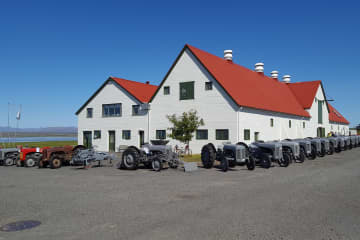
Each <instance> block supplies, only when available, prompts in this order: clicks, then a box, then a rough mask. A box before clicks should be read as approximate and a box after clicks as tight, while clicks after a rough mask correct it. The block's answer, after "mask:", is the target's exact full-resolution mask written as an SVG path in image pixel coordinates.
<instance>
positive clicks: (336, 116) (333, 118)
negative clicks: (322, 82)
mask: <svg viewBox="0 0 360 240" xmlns="http://www.w3.org/2000/svg"><path fill="white" fill-rule="evenodd" d="M328 106H329V111H330V113H329V121H330V122H337V123H345V124H350V122H349V121H348V120H346V118H344V117H343V115H341V114H340V113H339V112H338V111H337V110H336V109H335V108H334V107H333V106H331V104H330V103H328Z"/></svg>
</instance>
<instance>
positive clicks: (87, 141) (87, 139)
mask: <svg viewBox="0 0 360 240" xmlns="http://www.w3.org/2000/svg"><path fill="white" fill-rule="evenodd" d="M83 144H84V146H85V147H86V148H91V147H92V133H91V132H90V131H84V132H83Z"/></svg>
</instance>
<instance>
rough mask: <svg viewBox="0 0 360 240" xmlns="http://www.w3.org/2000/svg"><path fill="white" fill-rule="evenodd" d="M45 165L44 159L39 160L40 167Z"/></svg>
mask: <svg viewBox="0 0 360 240" xmlns="http://www.w3.org/2000/svg"><path fill="white" fill-rule="evenodd" d="M44 167H45V163H44V161H43V160H40V161H39V162H38V168H44Z"/></svg>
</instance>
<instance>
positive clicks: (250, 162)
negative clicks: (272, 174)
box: [246, 156, 255, 171]
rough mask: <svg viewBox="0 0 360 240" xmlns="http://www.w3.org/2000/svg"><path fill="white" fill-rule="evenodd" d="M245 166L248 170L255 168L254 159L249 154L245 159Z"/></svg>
mask: <svg viewBox="0 0 360 240" xmlns="http://www.w3.org/2000/svg"><path fill="white" fill-rule="evenodd" d="M246 167H247V169H248V170H250V171H252V170H254V169H255V160H254V159H253V158H252V157H251V156H250V157H249V159H247V160H246Z"/></svg>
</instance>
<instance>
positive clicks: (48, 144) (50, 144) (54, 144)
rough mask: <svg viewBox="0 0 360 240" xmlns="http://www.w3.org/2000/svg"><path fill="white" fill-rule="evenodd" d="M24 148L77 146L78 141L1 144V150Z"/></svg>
mask: <svg viewBox="0 0 360 240" xmlns="http://www.w3.org/2000/svg"><path fill="white" fill-rule="evenodd" d="M20 145H21V146H23V147H62V146H65V145H71V146H73V145H77V141H49V142H21V143H20V142H19V143H10V144H9V143H4V144H0V147H1V148H9V147H16V146H20Z"/></svg>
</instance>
